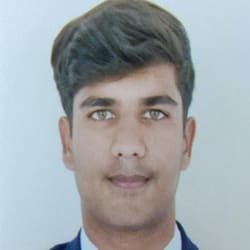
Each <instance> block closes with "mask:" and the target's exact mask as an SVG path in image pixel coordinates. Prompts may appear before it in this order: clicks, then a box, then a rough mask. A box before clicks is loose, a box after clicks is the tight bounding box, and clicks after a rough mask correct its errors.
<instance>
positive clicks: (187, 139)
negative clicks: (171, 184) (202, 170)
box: [182, 117, 196, 169]
mask: <svg viewBox="0 0 250 250" xmlns="http://www.w3.org/2000/svg"><path fill="white" fill-rule="evenodd" d="M195 130H196V123H195V119H194V118H193V117H189V118H187V120H186V123H185V128H184V145H183V163H182V169H186V168H187V167H188V165H189V162H190V159H191V154H192V146H193V141H194V136H195Z"/></svg>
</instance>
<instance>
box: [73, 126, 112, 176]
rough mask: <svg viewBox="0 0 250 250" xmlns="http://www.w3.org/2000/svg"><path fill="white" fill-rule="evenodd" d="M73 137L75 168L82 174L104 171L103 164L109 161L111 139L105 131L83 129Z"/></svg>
mask: <svg viewBox="0 0 250 250" xmlns="http://www.w3.org/2000/svg"><path fill="white" fill-rule="evenodd" d="M76 135H77V136H75V137H74V138H73V159H74V165H75V169H76V171H78V172H81V173H82V175H84V176H87V175H88V174H95V173H99V172H100V171H102V168H103V167H102V164H103V163H104V162H107V161H108V156H109V155H110V154H109V152H108V151H109V140H108V139H107V138H106V136H105V135H104V134H103V133H96V132H95V131H92V130H87V129H85V130H82V131H80V132H78V133H76Z"/></svg>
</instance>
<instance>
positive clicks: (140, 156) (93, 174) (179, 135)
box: [59, 64, 195, 250]
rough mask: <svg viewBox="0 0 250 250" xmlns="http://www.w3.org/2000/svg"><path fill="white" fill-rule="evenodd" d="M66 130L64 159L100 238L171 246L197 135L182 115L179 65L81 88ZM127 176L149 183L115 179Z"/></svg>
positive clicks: (100, 242) (92, 233)
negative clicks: (181, 190)
mask: <svg viewBox="0 0 250 250" xmlns="http://www.w3.org/2000/svg"><path fill="white" fill-rule="evenodd" d="M159 96H161V98H158V97H159ZM152 97H154V98H152ZM155 97H156V98H155ZM101 98H102V99H101ZM103 98H108V101H107V99H105V100H104V101H103ZM100 99H101V100H100ZM152 99H153V101H152ZM86 100H87V101H86ZM59 128H60V134H61V141H62V147H63V160H64V163H65V165H66V167H67V168H68V169H70V170H72V171H74V174H75V179H76V184H77V188H78V191H79V194H80V198H81V203H82V217H83V224H84V227H85V231H86V233H87V234H88V236H89V238H90V239H91V240H92V241H93V242H94V244H95V245H96V246H97V247H98V248H99V249H132V250H133V249H162V248H163V247H165V246H166V245H167V244H168V242H169V241H170V240H171V238H172V236H173V231H174V224H175V193H176V189H177V184H178V180H179V176H180V173H181V171H182V170H184V169H186V168H187V166H188V164H189V161H190V156H191V149H192V142H193V137H194V133H195V121H194V119H193V118H188V119H186V120H185V121H183V107H182V100H181V96H180V93H179V91H178V89H177V86H176V74H175V69H174V67H173V66H171V65H167V64H161V65H154V66H150V67H147V68H144V69H142V70H139V71H136V72H135V73H132V74H130V75H128V76H126V77H124V78H120V79H112V80H110V81H105V82H102V83H98V84H95V85H92V86H86V87H84V88H82V89H80V91H79V92H78V93H77V94H76V95H75V98H74V103H73V124H72V134H71V130H70V125H69V122H68V120H67V118H66V117H62V118H61V119H60V121H59ZM121 175H122V176H125V177H131V176H135V175H136V176H142V177H143V181H142V182H140V181H138V182H136V183H134V184H135V185H134V186H133V185H132V186H131V185H130V184H131V183H129V184H128V183H127V182H125V184H124V182H119V181H118V182H115V181H114V180H115V178H116V177H117V176H121ZM112 178H114V179H112ZM118 180H119V179H118ZM110 235H112V237H110ZM104 246H105V247H104Z"/></svg>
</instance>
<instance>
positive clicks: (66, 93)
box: [51, 0, 194, 120]
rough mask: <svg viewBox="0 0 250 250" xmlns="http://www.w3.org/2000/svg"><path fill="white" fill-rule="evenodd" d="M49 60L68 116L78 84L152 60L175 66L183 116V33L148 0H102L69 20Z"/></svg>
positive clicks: (187, 59) (188, 81)
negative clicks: (102, 0)
mask: <svg viewBox="0 0 250 250" xmlns="http://www.w3.org/2000/svg"><path fill="white" fill-rule="evenodd" d="M51 63H52V66H53V70H54V79H55V81H56V84H57V88H58V90H59V93H60V97H61V101H62V105H63V108H64V110H65V112H66V114H67V116H68V117H69V118H70V120H71V119H72V109H73V99H74V95H75V94H76V93H77V92H78V90H79V89H80V88H82V87H84V86H87V85H89V84H95V83H98V82H103V81H104V80H107V79H110V78H114V77H123V76H126V75H128V74H130V73H132V72H135V71H136V70H138V69H141V68H143V67H147V66H150V65H153V64H160V63H169V64H172V65H174V66H175V69H176V74H177V79H178V82H177V87H178V90H179V91H180V94H181V97H182V103H183V113H184V117H186V115H187V112H188V108H189V105H190V103H191V100H192V92H193V87H194V69H193V63H192V59H191V53H190V45H189V39H188V36H187V33H186V31H185V29H184V27H183V25H182V24H181V22H180V21H179V20H177V19H176V18H175V17H174V16H173V15H172V14H170V13H169V12H168V11H166V10H164V9H162V8H160V7H158V6H157V5H155V4H153V3H150V2H148V1H144V0H108V1H105V2H103V3H102V4H100V5H98V6H97V7H95V8H94V9H92V10H91V11H89V12H87V13H86V14H84V15H83V16H80V17H78V18H77V19H75V20H73V21H71V22H70V23H68V24H67V25H66V26H65V27H64V28H63V29H62V31H61V32H60V33H59V35H58V36H57V38H56V40H55V42H54V46H53V50H52V56H51Z"/></svg>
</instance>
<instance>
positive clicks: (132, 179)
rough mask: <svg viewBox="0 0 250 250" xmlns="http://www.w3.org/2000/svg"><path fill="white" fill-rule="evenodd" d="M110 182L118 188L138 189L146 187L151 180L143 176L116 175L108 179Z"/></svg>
mask: <svg viewBox="0 0 250 250" xmlns="http://www.w3.org/2000/svg"><path fill="white" fill-rule="evenodd" d="M108 180H109V181H110V182H111V183H112V184H113V185H114V186H116V187H118V188H123V189H136V188H140V187H143V186H144V185H146V184H147V183H148V182H149V180H150V178H149V177H145V176H142V175H131V176H126V175H115V176H111V177H108Z"/></svg>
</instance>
